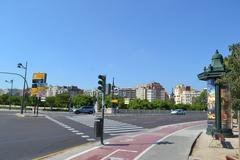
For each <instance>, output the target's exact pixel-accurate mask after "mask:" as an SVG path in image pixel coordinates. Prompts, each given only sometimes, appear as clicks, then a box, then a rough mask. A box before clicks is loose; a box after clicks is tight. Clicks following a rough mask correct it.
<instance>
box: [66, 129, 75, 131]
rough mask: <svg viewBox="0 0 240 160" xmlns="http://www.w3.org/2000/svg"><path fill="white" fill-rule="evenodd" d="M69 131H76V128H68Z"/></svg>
mask: <svg viewBox="0 0 240 160" xmlns="http://www.w3.org/2000/svg"><path fill="white" fill-rule="evenodd" d="M67 130H69V131H74V130H75V129H74V128H68V129H67Z"/></svg>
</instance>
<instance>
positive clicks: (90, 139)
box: [46, 116, 95, 141]
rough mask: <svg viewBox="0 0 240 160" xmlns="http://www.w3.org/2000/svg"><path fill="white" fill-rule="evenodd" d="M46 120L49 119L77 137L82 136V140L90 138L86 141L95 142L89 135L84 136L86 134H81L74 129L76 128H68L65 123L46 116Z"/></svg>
mask: <svg viewBox="0 0 240 160" xmlns="http://www.w3.org/2000/svg"><path fill="white" fill-rule="evenodd" d="M46 118H47V119H49V120H50V121H52V122H54V123H56V124H58V125H60V126H62V127H63V128H65V129H67V130H69V131H71V132H72V133H75V134H76V135H82V136H81V137H82V138H88V139H86V140H87V141H95V139H94V138H90V137H89V136H88V135H84V133H82V132H79V131H78V130H76V129H74V128H72V127H70V126H68V125H66V124H64V123H62V122H60V121H57V120H55V119H53V118H51V117H49V116H46Z"/></svg>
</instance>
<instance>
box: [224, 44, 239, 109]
mask: <svg viewBox="0 0 240 160" xmlns="http://www.w3.org/2000/svg"><path fill="white" fill-rule="evenodd" d="M229 51H230V52H231V54H230V55H229V56H228V57H226V58H225V59H224V64H225V67H226V70H227V73H226V74H225V75H224V76H223V77H222V78H221V79H220V81H219V82H220V83H223V84H229V87H230V93H231V98H232V99H231V102H232V107H233V109H234V110H240V43H237V44H233V45H231V46H229Z"/></svg>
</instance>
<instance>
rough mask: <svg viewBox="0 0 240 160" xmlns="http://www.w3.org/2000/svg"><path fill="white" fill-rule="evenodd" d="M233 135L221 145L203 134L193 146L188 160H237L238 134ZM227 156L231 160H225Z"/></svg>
mask: <svg viewBox="0 0 240 160" xmlns="http://www.w3.org/2000/svg"><path fill="white" fill-rule="evenodd" d="M237 130H238V129H236V131H237ZM234 135H235V136H234V137H232V138H225V142H224V143H221V142H220V141H219V140H215V139H213V138H212V136H211V135H207V134H206V132H203V133H202V134H201V135H200V136H199V138H198V139H197V141H196V143H195V145H194V146H193V150H192V154H191V155H190V156H189V160H238V155H239V154H238V153H239V152H238V151H239V138H238V132H234ZM227 156H228V157H229V158H230V157H231V158H230V159H227V158H226V157H227Z"/></svg>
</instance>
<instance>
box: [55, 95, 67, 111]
mask: <svg viewBox="0 0 240 160" xmlns="http://www.w3.org/2000/svg"><path fill="white" fill-rule="evenodd" d="M69 98H70V96H69V94H68V93H62V94H58V95H56V99H55V104H56V107H61V108H65V107H67V106H68V103H69Z"/></svg>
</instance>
